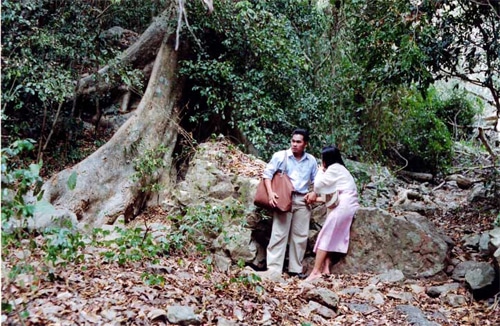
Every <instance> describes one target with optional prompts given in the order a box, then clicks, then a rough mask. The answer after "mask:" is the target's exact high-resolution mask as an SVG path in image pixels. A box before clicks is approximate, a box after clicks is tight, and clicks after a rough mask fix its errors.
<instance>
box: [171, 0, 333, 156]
mask: <svg viewBox="0 0 500 326" xmlns="http://www.w3.org/2000/svg"><path fill="white" fill-rule="evenodd" d="M214 5H215V7H216V8H215V10H214V13H213V14H212V15H210V17H207V16H206V15H205V14H204V12H202V11H201V10H200V8H199V7H198V8H191V11H190V12H192V13H191V14H190V18H191V20H192V21H193V22H192V24H191V25H192V27H193V32H194V35H195V36H196V37H197V40H196V41H195V42H194V44H198V45H199V47H194V49H195V50H196V51H197V53H196V55H195V57H193V58H189V59H188V60H185V61H184V62H183V64H182V69H181V73H182V74H183V75H185V76H188V77H189V85H191V90H192V92H193V95H192V96H190V97H191V99H192V100H195V101H196V102H194V101H193V102H194V103H193V102H192V103H193V107H194V108H195V110H196V111H195V112H194V113H193V114H191V122H192V123H198V124H203V128H204V129H205V130H206V131H207V133H206V134H205V137H208V135H210V133H213V132H215V133H219V132H222V133H227V134H231V132H232V130H234V129H235V128H237V129H238V130H239V131H241V132H243V134H244V135H245V136H246V137H247V139H248V140H249V141H250V142H251V143H252V144H253V145H254V146H255V147H256V148H257V149H258V150H260V151H261V152H262V153H263V154H264V155H270V154H271V153H272V152H274V151H275V150H277V149H278V148H279V149H281V148H282V147H283V146H286V145H288V143H289V139H290V134H291V131H292V130H293V129H294V128H296V127H298V126H300V127H305V128H309V129H311V130H313V131H314V127H315V124H316V123H317V121H318V120H319V119H320V118H321V117H322V111H323V109H325V108H326V107H328V104H327V103H328V101H329V99H328V96H327V95H326V92H323V91H322V90H321V88H320V87H318V85H314V83H315V78H314V70H313V66H314V64H315V63H314V62H311V60H312V59H311V58H310V57H309V56H308V54H310V51H311V49H312V48H311V47H310V45H311V44H314V43H315V42H318V40H319V37H320V36H321V33H322V30H323V26H324V25H325V21H326V17H325V16H324V15H323V13H322V12H321V11H318V10H317V9H316V8H315V7H314V6H311V5H310V4H309V2H307V1H296V2H293V4H292V3H291V2H289V1H274V2H266V3H263V2H251V1H239V2H234V1H218V2H215V3H214ZM313 59H316V58H313ZM315 86H316V87H315ZM208 122H210V123H208ZM224 126H228V127H227V129H224V128H225V127H224Z"/></svg>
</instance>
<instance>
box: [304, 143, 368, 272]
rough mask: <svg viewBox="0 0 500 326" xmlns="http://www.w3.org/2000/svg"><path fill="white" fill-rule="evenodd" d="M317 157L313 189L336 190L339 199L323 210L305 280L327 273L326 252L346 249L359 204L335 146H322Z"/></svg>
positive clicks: (330, 191)
mask: <svg viewBox="0 0 500 326" xmlns="http://www.w3.org/2000/svg"><path fill="white" fill-rule="evenodd" d="M321 160H322V164H323V166H322V168H321V169H319V170H318V173H317V175H316V178H315V180H314V192H316V193H320V194H323V195H326V194H331V193H333V192H335V191H336V190H337V191H338V192H339V197H338V198H339V201H338V205H337V206H336V207H335V208H333V209H331V210H330V209H328V210H327V214H328V216H327V218H326V220H325V223H324V225H323V227H322V228H321V231H320V232H319V235H318V239H317V240H316V244H315V246H314V252H315V253H316V260H315V262H314V268H313V270H312V272H311V274H309V276H308V277H307V279H306V281H311V280H314V279H316V278H318V277H321V275H322V274H328V273H329V268H330V266H329V265H330V261H329V259H328V253H329V252H340V253H347V249H348V247H349V233H350V229H351V223H352V220H353V218H354V214H355V213H356V211H357V210H358V208H359V203H358V192H357V188H356V183H355V182H354V178H353V177H352V175H351V173H349V171H348V170H347V169H346V168H345V165H344V161H343V160H342V156H341V154H340V150H339V149H338V148H337V147H335V146H327V147H325V148H323V150H322V151H321Z"/></svg>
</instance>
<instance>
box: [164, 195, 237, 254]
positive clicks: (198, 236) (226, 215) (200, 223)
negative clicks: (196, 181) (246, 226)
mask: <svg viewBox="0 0 500 326" xmlns="http://www.w3.org/2000/svg"><path fill="white" fill-rule="evenodd" d="M243 212H244V207H242V206H240V205H225V206H219V205H211V204H205V205H201V206H192V207H188V208H187V211H186V213H185V214H184V215H178V216H170V217H169V219H170V220H171V221H172V222H173V223H174V226H175V227H176V228H175V230H172V231H171V232H170V234H169V239H170V243H171V244H172V245H174V246H175V248H177V249H180V248H183V247H186V246H188V247H189V246H195V247H196V248H197V250H198V251H200V252H205V251H206V246H207V245H208V244H210V241H211V239H214V238H215V237H217V236H219V234H221V233H222V234H223V235H224V237H225V238H226V239H227V234H226V231H225V230H224V228H223V227H224V225H226V223H225V222H228V221H232V220H236V219H237V218H238V217H239V216H241V215H242V214H243Z"/></svg>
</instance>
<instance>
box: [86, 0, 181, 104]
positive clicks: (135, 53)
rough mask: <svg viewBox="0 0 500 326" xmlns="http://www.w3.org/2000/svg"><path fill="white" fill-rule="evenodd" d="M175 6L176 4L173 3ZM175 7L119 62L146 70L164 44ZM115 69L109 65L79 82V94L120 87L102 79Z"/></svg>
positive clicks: (162, 15)
mask: <svg viewBox="0 0 500 326" xmlns="http://www.w3.org/2000/svg"><path fill="white" fill-rule="evenodd" d="M173 4H174V5H175V2H173ZM174 8H175V7H170V8H169V9H166V10H165V11H163V13H162V14H161V15H160V16H158V17H157V18H156V19H155V20H154V21H153V23H152V24H151V25H150V26H149V27H148V28H147V29H146V31H144V33H142V34H141V36H140V37H139V39H138V40H137V42H135V43H134V44H132V45H131V46H130V47H129V48H128V49H127V50H125V51H124V52H123V54H122V55H121V56H120V58H119V61H120V63H121V64H124V65H132V66H133V67H134V68H136V69H142V68H144V67H145V66H146V65H147V64H148V63H150V62H151V61H152V60H153V59H154V57H155V54H156V51H157V50H158V48H159V46H160V43H161V42H162V40H163V38H164V37H165V34H166V33H167V30H168V21H169V18H168V17H169V16H170V17H171V16H172V13H174V12H175V10H174ZM112 69H113V67H110V66H109V65H107V66H105V67H103V68H101V69H99V71H97V73H96V74H92V75H90V76H86V77H83V78H82V79H80V81H79V82H78V89H77V91H76V92H77V94H78V95H82V94H90V93H94V92H97V93H102V92H104V91H107V90H110V89H111V88H113V87H116V86H118V85H116V84H114V83H113V82H105V81H103V80H102V78H100V77H101V76H103V75H105V74H107V73H108V72H109V71H110V70H112Z"/></svg>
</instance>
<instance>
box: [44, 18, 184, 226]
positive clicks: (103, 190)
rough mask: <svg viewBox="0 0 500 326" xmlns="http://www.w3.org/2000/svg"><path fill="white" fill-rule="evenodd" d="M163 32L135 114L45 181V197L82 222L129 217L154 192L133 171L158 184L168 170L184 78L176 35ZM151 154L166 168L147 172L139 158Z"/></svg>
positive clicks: (100, 221) (174, 139)
mask: <svg viewBox="0 0 500 326" xmlns="http://www.w3.org/2000/svg"><path fill="white" fill-rule="evenodd" d="M174 12H175V11H174ZM148 30H149V29H148ZM163 35H165V36H164V37H163V41H162V42H161V46H160V50H159V51H158V54H157V55H156V60H155V63H154V67H153V71H152V73H151V78H150V80H149V83H148V86H147V89H146V92H145V94H144V96H143V98H142V100H141V102H140V104H139V107H138V108H137V110H136V112H135V114H134V115H133V116H132V117H131V118H130V119H128V120H127V122H126V123H125V124H124V125H123V126H121V128H120V129H119V130H118V131H117V132H116V134H115V135H114V136H113V137H112V139H111V140H110V141H109V142H108V143H106V144H105V145H103V146H102V147H101V148H99V149H98V150H97V151H96V152H94V153H93V154H92V155H90V156H89V157H88V158H86V159H85V160H83V161H81V162H80V163H78V164H77V165H75V166H73V167H71V168H68V169H66V170H64V171H61V172H60V173H58V174H56V175H55V176H53V177H52V178H51V179H50V180H49V181H48V182H46V183H45V185H44V190H45V193H44V199H46V200H48V201H49V202H51V203H52V204H53V205H54V206H55V207H56V208H57V207H58V206H59V207H64V208H67V209H69V210H71V211H73V212H74V213H75V214H76V216H77V218H78V220H79V221H80V222H84V223H86V224H90V225H92V226H100V225H102V224H109V223H113V222H114V220H116V218H117V217H118V216H120V215H124V217H125V221H129V220H131V219H132V218H133V217H135V216H136V215H137V214H139V212H140V210H141V209H142V208H143V207H144V204H145V202H146V200H147V198H148V196H149V195H150V193H149V192H148V191H144V188H143V187H144V186H145V184H144V183H142V184H141V182H140V181H137V178H134V176H139V178H140V179H141V178H146V180H147V181H148V182H150V183H154V182H156V180H158V179H159V178H160V176H161V175H162V172H163V171H166V172H167V173H168V171H170V167H171V164H172V151H173V148H174V145H175V142H176V139H177V123H178V116H179V112H178V109H177V107H176V106H177V104H178V101H179V100H180V95H181V91H182V85H181V84H182V83H181V81H180V80H179V79H178V77H177V55H178V53H177V52H176V51H174V46H175V44H174V42H175V35H172V34H171V33H166V34H165V33H163ZM148 50H149V51H151V50H152V49H151V48H149V49H148ZM158 149H161V150H158ZM152 153H153V156H154V155H156V157H155V158H159V157H162V158H163V162H164V164H165V167H164V168H162V167H158V168H157V169H155V170H154V172H152V173H149V174H148V175H144V173H145V171H144V170H141V166H140V162H141V161H140V160H141V159H142V160H143V161H142V162H144V160H147V159H148V158H150V157H151V154H152ZM73 173H76V175H77V182H76V187H75V188H74V189H73V190H71V189H70V188H69V186H68V180H69V179H70V176H71V175H72V174H73ZM146 173H147V172H146ZM141 174H142V175H141ZM143 180H144V179H143Z"/></svg>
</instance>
